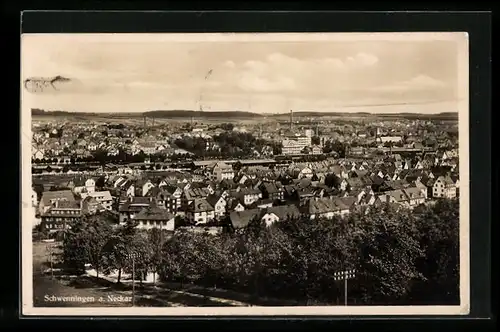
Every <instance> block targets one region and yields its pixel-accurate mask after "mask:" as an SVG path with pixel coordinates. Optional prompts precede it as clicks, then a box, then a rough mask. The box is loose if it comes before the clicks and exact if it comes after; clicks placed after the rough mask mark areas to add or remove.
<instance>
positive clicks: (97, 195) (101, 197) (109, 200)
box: [81, 190, 113, 210]
mask: <svg viewBox="0 0 500 332" xmlns="http://www.w3.org/2000/svg"><path fill="white" fill-rule="evenodd" d="M81 196H82V199H85V198H86V197H87V196H90V197H93V198H94V199H95V200H96V201H97V203H99V204H100V205H101V206H102V207H103V209H105V210H111V208H112V205H113V197H111V193H110V192H109V191H107V190H106V191H95V192H90V193H82V194H81Z"/></svg>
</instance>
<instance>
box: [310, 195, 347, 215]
mask: <svg viewBox="0 0 500 332" xmlns="http://www.w3.org/2000/svg"><path fill="white" fill-rule="evenodd" d="M348 209H349V207H348V206H347V205H345V204H344V203H343V202H342V201H341V200H340V199H339V198H338V197H335V198H330V197H327V198H320V199H311V200H310V201H309V211H308V212H309V214H322V213H328V212H337V211H341V210H348Z"/></svg>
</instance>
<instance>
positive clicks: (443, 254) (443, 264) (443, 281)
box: [412, 200, 460, 305]
mask: <svg viewBox="0 0 500 332" xmlns="http://www.w3.org/2000/svg"><path fill="white" fill-rule="evenodd" d="M417 213H418V215H417V220H418V223H417V225H418V227H419V231H420V234H421V237H420V244H421V247H422V249H423V250H424V253H425V255H424V257H422V258H421V259H420V260H419V261H418V262H417V268H418V270H419V271H420V272H421V273H422V274H423V276H424V277H425V280H422V281H421V282H419V283H418V284H417V285H415V287H414V289H413V290H412V299H413V300H415V301H417V302H422V303H424V304H434V303H436V304H441V305H442V304H443V301H444V302H445V303H446V304H450V305H456V304H458V303H459V302H460V294H459V293H460V291H459V284H460V282H459V281H460V280H459V271H460V269H459V259H460V254H459V253H460V246H459V224H460V221H459V220H460V219H459V202H458V200H440V201H438V202H437V203H436V205H434V206H433V207H426V206H424V207H421V209H420V210H419V211H418V212H417Z"/></svg>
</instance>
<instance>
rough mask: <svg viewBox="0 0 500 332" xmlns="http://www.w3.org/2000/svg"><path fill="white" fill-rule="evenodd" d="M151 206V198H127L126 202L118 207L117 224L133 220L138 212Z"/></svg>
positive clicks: (152, 204) (152, 203)
mask: <svg viewBox="0 0 500 332" xmlns="http://www.w3.org/2000/svg"><path fill="white" fill-rule="evenodd" d="M153 206H155V204H154V202H153V198H152V197H133V196H131V197H127V199H126V201H124V202H123V203H122V204H120V205H119V207H118V212H119V222H120V223H125V222H127V221H128V220H130V219H134V218H135V216H136V215H137V214H138V213H139V212H141V211H142V210H144V209H145V208H148V207H153Z"/></svg>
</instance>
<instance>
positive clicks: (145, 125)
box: [144, 117, 146, 128]
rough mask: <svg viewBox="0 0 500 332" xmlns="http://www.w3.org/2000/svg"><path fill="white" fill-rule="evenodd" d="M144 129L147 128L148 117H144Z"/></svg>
mask: <svg viewBox="0 0 500 332" xmlns="http://www.w3.org/2000/svg"><path fill="white" fill-rule="evenodd" d="M144 128H146V117H144Z"/></svg>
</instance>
